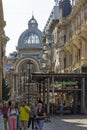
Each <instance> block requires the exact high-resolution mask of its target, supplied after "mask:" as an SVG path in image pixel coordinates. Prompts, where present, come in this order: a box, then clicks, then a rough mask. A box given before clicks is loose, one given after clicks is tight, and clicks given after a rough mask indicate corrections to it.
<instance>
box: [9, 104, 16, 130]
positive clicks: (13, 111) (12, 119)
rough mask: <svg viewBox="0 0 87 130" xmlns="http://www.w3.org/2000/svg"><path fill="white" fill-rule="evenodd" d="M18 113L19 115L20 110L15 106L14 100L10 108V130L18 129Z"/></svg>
mask: <svg viewBox="0 0 87 130" xmlns="http://www.w3.org/2000/svg"><path fill="white" fill-rule="evenodd" d="M17 115H18V110H17V109H16V107H15V103H14V102H12V103H11V106H10V108H9V109H8V122H9V130H16V128H17V124H16V123H17Z"/></svg>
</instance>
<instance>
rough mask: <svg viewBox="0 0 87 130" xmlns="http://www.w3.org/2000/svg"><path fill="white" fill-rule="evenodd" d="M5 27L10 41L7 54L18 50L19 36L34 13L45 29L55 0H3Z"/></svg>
mask: <svg viewBox="0 0 87 130" xmlns="http://www.w3.org/2000/svg"><path fill="white" fill-rule="evenodd" d="M2 1H3V11H4V20H5V21H6V27H5V28H4V30H5V34H6V36H8V37H9V39H10V40H9V41H8V42H7V45H6V55H7V56H8V55H9V53H11V52H13V51H15V50H16V46H17V43H18V39H19V36H20V35H21V33H22V32H24V31H25V30H26V29H27V28H28V21H29V20H30V19H31V17H32V14H33V15H34V17H35V19H36V20H37V22H38V28H39V29H40V30H41V31H43V29H44V27H45V24H46V22H47V20H48V18H49V15H50V13H51V11H52V9H53V6H54V5H55V2H54V0H2Z"/></svg>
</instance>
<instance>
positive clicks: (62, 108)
mask: <svg viewBox="0 0 87 130" xmlns="http://www.w3.org/2000/svg"><path fill="white" fill-rule="evenodd" d="M63 113H64V105H63V104H62V103H60V115H63Z"/></svg>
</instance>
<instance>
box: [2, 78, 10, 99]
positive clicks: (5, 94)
mask: <svg viewBox="0 0 87 130" xmlns="http://www.w3.org/2000/svg"><path fill="white" fill-rule="evenodd" d="M9 97H10V88H9V87H8V84H6V80H5V79H4V78H3V79H2V99H3V100H5V101H7V100H8V99H9Z"/></svg>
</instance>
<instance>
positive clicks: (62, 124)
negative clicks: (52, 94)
mask: <svg viewBox="0 0 87 130" xmlns="http://www.w3.org/2000/svg"><path fill="white" fill-rule="evenodd" d="M29 130H32V129H29ZM43 130H87V116H84V115H64V116H54V117H51V122H45V123H44V128H43Z"/></svg>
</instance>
